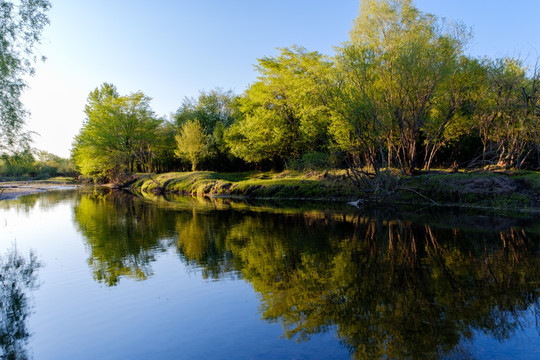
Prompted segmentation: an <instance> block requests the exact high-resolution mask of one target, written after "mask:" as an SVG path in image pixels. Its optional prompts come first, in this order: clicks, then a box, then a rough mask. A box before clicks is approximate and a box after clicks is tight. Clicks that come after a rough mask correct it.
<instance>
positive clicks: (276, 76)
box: [227, 47, 330, 163]
mask: <svg viewBox="0 0 540 360" xmlns="http://www.w3.org/2000/svg"><path fill="white" fill-rule="evenodd" d="M329 66H330V63H329V62H328V61H327V60H326V59H325V58H324V56H322V55H321V54H319V53H317V52H308V51H307V50H305V49H304V48H300V47H293V48H290V49H289V48H285V49H281V53H280V55H279V56H277V57H265V58H262V59H259V65H258V66H257V70H258V71H259V74H260V76H259V78H258V81H257V82H255V83H254V84H252V85H251V87H250V88H249V89H248V90H247V91H246V93H245V94H244V96H243V97H241V98H240V100H239V103H240V111H241V112H242V114H243V115H244V117H243V118H242V119H240V120H239V121H237V122H236V123H235V124H234V125H233V126H232V127H231V129H230V131H229V133H228V136H227V142H228V144H229V146H230V147H231V152H232V153H233V154H234V155H236V156H238V157H240V158H242V159H244V160H245V161H248V162H254V163H257V162H261V161H263V160H270V161H274V162H276V161H277V162H279V161H283V160H284V159H287V158H297V157H299V156H301V155H302V154H303V153H305V152H307V151H310V150H313V151H315V150H319V149H324V148H325V146H326V145H327V139H326V134H327V131H326V127H327V122H328V117H327V114H326V113H327V110H326V107H325V106H324V103H323V101H322V93H321V88H322V84H323V77H325V76H326V74H327V72H326V71H327V69H328V67H329Z"/></svg>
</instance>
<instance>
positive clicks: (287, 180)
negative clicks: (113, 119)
mask: <svg viewBox="0 0 540 360" xmlns="http://www.w3.org/2000/svg"><path fill="white" fill-rule="evenodd" d="M129 190H131V191H134V192H143V193H144V192H146V193H156V194H160V193H176V194H183V195H191V196H214V197H216V196H233V197H248V198H259V199H310V200H339V201H352V200H356V199H359V198H362V197H363V193H362V192H360V191H359V190H358V189H356V188H355V187H354V186H353V185H352V183H351V182H350V180H349V179H348V178H347V176H346V174H345V172H343V171H335V172H327V171H325V172H309V173H301V172H292V171H285V172H282V173H273V172H244V173H216V172H208V171H200V172H187V173H166V174H160V175H140V176H139V178H138V180H136V181H135V182H133V183H132V184H130V185H129ZM391 191H392V192H391V196H390V197H386V201H387V202H389V203H393V204H398V205H410V206H420V205H439V206H458V207H465V208H471V209H485V210H499V209H501V210H511V211H520V212H538V211H540V173H539V172H516V173H480V172H478V173H456V174H450V173H445V172H429V173H422V174H420V175H416V176H411V177H397V180H396V188H395V189H391Z"/></svg>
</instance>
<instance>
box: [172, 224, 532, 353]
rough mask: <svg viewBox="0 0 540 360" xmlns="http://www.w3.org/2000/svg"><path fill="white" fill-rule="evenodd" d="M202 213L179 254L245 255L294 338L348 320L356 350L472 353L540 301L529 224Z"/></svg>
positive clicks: (242, 266) (230, 260)
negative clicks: (477, 336) (207, 217)
mask: <svg viewBox="0 0 540 360" xmlns="http://www.w3.org/2000/svg"><path fill="white" fill-rule="evenodd" d="M229 220H232V221H229ZM334 220H335V219H334ZM191 221H192V223H191V224H186V223H185V222H183V223H182V226H181V228H183V229H190V230H189V231H190V232H191V233H190V235H189V236H187V235H186V234H185V233H184V235H183V236H180V239H179V242H178V246H179V251H180V252H181V253H182V254H183V256H184V257H186V258H188V259H190V260H191V261H194V262H196V261H198V260H199V259H202V260H203V261H201V262H200V263H199V266H202V267H203V268H205V267H207V269H206V270H204V269H203V273H205V272H206V273H210V274H214V276H215V274H216V272H218V271H219V269H231V264H234V267H235V271H237V272H238V273H240V274H241V275H242V277H243V278H245V279H247V280H248V281H250V282H251V283H252V284H253V287H254V289H255V290H256V291H257V292H258V293H259V294H260V295H261V301H262V305H261V311H262V315H263V318H265V319H267V320H268V321H278V322H280V323H281V324H282V325H283V327H284V331H285V335H286V337H288V338H290V339H296V340H297V341H302V340H307V339H309V338H310V336H311V335H313V334H317V333H320V332H324V331H328V330H330V329H336V330H337V333H338V334H339V337H340V339H341V341H342V342H343V343H344V344H345V345H346V346H347V347H349V349H350V351H351V355H352V356H353V357H355V358H381V357H382V358H396V359H399V358H417V357H426V356H427V357H437V358H439V357H464V358H467V357H468V356H469V354H468V350H467V349H468V343H469V342H470V340H472V337H473V335H474V333H475V332H477V331H480V332H484V333H486V334H488V335H489V336H491V337H494V338H495V339H498V340H501V341H502V340H505V339H507V338H508V337H510V336H511V335H512V334H513V333H514V332H515V331H516V330H517V329H519V328H521V325H522V324H521V322H522V321H524V319H525V315H524V314H525V313H526V311H527V309H531V308H532V309H536V310H538V307H539V301H538V293H537V291H536V289H538V287H539V286H540V279H539V277H538V274H539V273H540V271H539V270H540V260H539V257H538V254H539V241H538V237H537V236H532V235H528V234H527V233H526V232H525V231H524V230H522V229H518V228H510V229H509V230H505V231H501V232H498V233H495V232H486V231H472V232H465V231H460V230H457V229H444V228H433V227H431V226H429V225H417V224H414V223H411V222H407V221H386V220H377V219H371V218H360V219H357V220H356V221H355V222H354V223H351V222H348V221H345V222H341V223H336V221H329V219H323V218H319V219H317V218H311V217H305V216H302V215H297V216H292V215H288V216H268V215H266V216H263V215H260V214H256V215H254V214H252V215H245V216H243V217H242V218H238V217H235V218H234V219H233V218H226V217H223V216H221V217H220V221H221V225H220V227H219V228H213V229H214V232H211V231H209V230H208V229H207V230H203V229H204V227H200V226H195V222H201V221H202V219H201V217H198V218H197V216H195V215H194V216H193V217H192V220H191ZM224 222H225V223H224ZM218 229H221V230H220V231H218ZM194 232H196V234H195V235H193V233H194ZM218 251H222V256H221V257H220V256H219V254H217V255H216V252H218ZM204 254H206V255H209V254H211V255H212V254H213V255H212V258H213V259H214V260H216V259H217V260H220V259H221V260H220V261H221V262H222V264H221V265H220V264H219V263H218V264H216V261H208V259H207V258H205V257H204V256H203V255H204ZM225 254H229V255H228V256H224V255H225ZM537 313H538V312H537Z"/></svg>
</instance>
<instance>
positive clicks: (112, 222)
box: [74, 189, 175, 286]
mask: <svg viewBox="0 0 540 360" xmlns="http://www.w3.org/2000/svg"><path fill="white" fill-rule="evenodd" d="M74 217H75V221H76V224H77V225H78V229H79V231H80V232H81V233H82V234H83V235H84V238H85V239H86V241H87V244H88V249H89V251H90V258H89V260H88V263H89V265H90V266H91V268H92V271H93V273H94V278H95V279H96V280H97V281H99V282H103V283H105V284H106V285H108V286H114V285H117V284H118V282H119V281H120V279H121V278H122V277H128V278H133V279H136V280H145V279H146V278H147V277H148V276H149V275H151V274H152V268H151V267H150V263H151V262H153V261H154V260H155V255H156V253H158V252H160V251H165V249H166V248H167V247H168V240H167V239H168V238H169V237H172V234H173V231H174V219H175V218H174V214H173V213H170V212H163V211H160V210H159V209H157V208H156V207H154V206H148V204H146V203H144V202H143V201H135V200H134V199H133V197H132V196H131V195H129V194H126V193H121V192H113V191H110V190H106V189H96V190H95V191H94V192H92V193H87V194H83V195H81V196H80V197H79V199H78V202H77V204H76V206H75V209H74Z"/></svg>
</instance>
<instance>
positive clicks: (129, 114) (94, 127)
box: [72, 83, 163, 180]
mask: <svg viewBox="0 0 540 360" xmlns="http://www.w3.org/2000/svg"><path fill="white" fill-rule="evenodd" d="M85 113H86V116H87V119H86V121H85V124H84V126H83V128H82V129H81V131H80V132H79V134H78V135H77V137H76V138H75V142H74V146H73V150H72V156H73V159H74V161H75V164H76V165H77V167H78V169H79V170H80V172H81V174H82V175H83V176H87V177H94V178H100V177H102V178H106V179H110V180H116V179H118V178H119V177H120V176H122V174H125V173H129V172H133V171H136V170H143V171H150V170H151V168H152V159H153V157H154V146H155V145H156V144H158V143H159V140H158V139H157V138H156V135H157V129H158V128H159V126H160V125H161V124H162V122H163V121H162V120H159V119H156V117H155V115H154V113H153V111H152V110H151V109H150V98H149V97H148V96H146V95H144V94H143V93H142V92H135V93H132V94H130V95H126V96H120V95H119V94H118V92H117V91H116V87H114V85H112V84H107V83H104V84H103V85H101V87H99V88H96V89H95V90H94V91H92V92H91V93H90V95H89V96H88V101H87V105H86V108H85Z"/></svg>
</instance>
